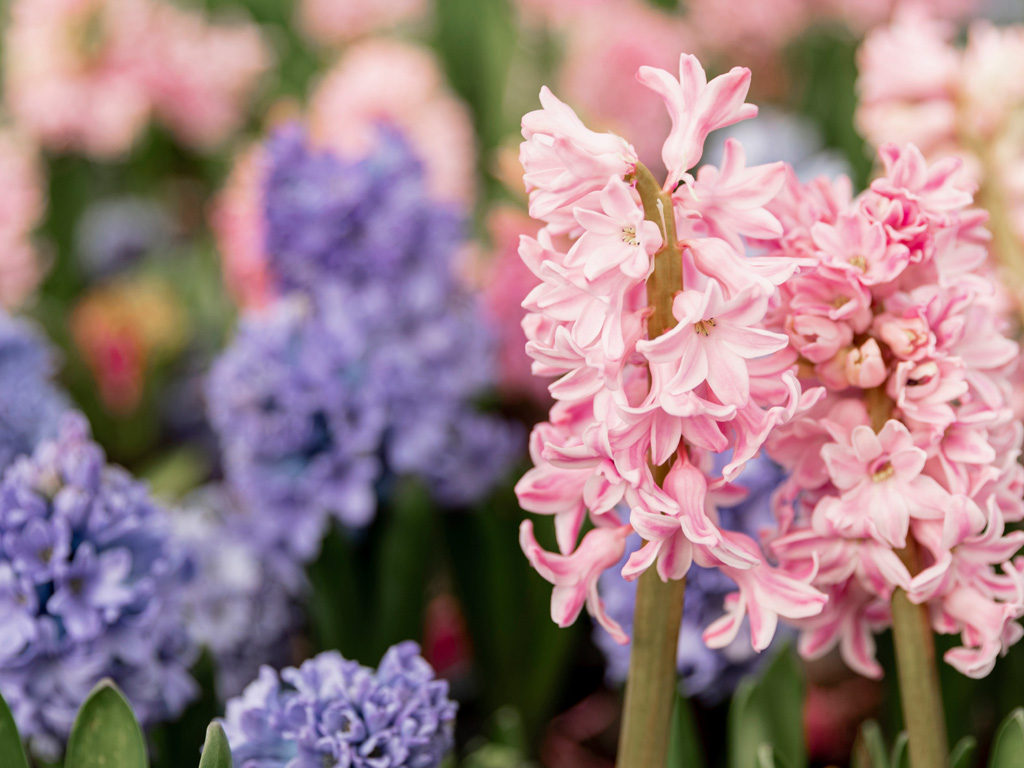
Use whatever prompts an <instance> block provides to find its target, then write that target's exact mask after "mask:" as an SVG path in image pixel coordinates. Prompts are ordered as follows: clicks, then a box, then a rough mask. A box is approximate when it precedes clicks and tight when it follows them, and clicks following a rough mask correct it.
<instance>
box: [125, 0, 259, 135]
mask: <svg viewBox="0 0 1024 768" xmlns="http://www.w3.org/2000/svg"><path fill="white" fill-rule="evenodd" d="M149 24H150V29H151V30H152V35H151V37H150V38H149V39H148V40H147V42H146V45H144V46H140V47H141V48H143V49H144V50H145V52H146V62H145V64H146V68H145V72H144V76H145V86H146V91H147V93H148V94H149V98H150V100H151V103H152V105H153V110H154V112H155V114H156V117H157V118H158V119H160V120H161V121H162V122H164V123H165V124H166V125H167V126H168V127H169V128H170V129H171V130H172V131H173V132H174V134H175V135H176V136H177V137H178V138H179V139H180V140H181V141H183V142H184V143H186V144H189V145H192V146H196V147H200V148H210V147H213V146H215V145H217V144H220V143H222V142H223V141H224V140H226V139H227V138H228V137H229V136H230V135H231V134H233V133H234V132H235V131H236V130H238V128H239V127H240V126H241V124H242V122H243V120H244V119H245V105H246V100H247V99H248V97H249V95H250V94H251V93H252V91H253V89H254V87H255V86H256V84H257V82H258V81H259V79H260V77H261V76H262V75H263V73H264V72H266V71H267V70H268V69H269V68H270V65H271V64H272V62H273V55H272V53H271V51H270V47H269V46H268V45H267V43H266V41H265V40H264V39H263V38H262V36H261V35H260V32H259V29H258V28H257V27H256V26H255V25H253V24H251V23H246V22H239V23H232V24H211V23H209V22H208V21H207V20H206V19H204V18H203V16H202V15H201V14H199V13H197V12H195V11H187V10H184V9H181V8H178V7H176V6H174V5H171V4H170V3H164V2H154V3H152V5H151V9H150V18H149Z"/></svg>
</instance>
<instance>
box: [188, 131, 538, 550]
mask: <svg viewBox="0 0 1024 768" xmlns="http://www.w3.org/2000/svg"><path fill="white" fill-rule="evenodd" d="M267 155H268V170H267V172H266V176H265V178H264V179H263V190H262V191H263V202H264V206H263V207H264V212H265V219H266V243H265V248H264V250H265V252H266V253H267V254H268V255H269V256H268V258H269V262H270V263H269V268H270V272H271V278H272V280H274V281H275V283H276V288H277V291H278V293H279V294H281V295H282V296H283V298H282V299H280V300H279V301H278V302H277V304H276V306H273V307H271V308H269V309H268V310H266V311H263V312H260V313H258V314H251V315H248V316H246V317H244V318H243V320H242V322H241V325H240V328H239V331H238V334H237V336H236V338H235V340H234V342H233V344H232V345H231V346H230V347H229V349H228V350H226V351H225V353H224V355H223V356H222V357H221V358H220V359H219V360H218V361H217V363H216V365H215V366H214V369H213V371H212V373H211V376H210V379H209V386H208V402H209V407H210V415H211V421H212V422H213V424H214V428H215V430H216V431H217V433H218V437H219V440H220V444H221V447H222V453H223V455H224V465H225V477H226V480H227V483H228V485H229V486H230V487H231V488H232V491H233V492H234V493H235V494H236V495H237V497H238V498H239V500H240V502H241V503H242V505H243V506H244V507H245V508H246V509H247V510H250V511H251V512H252V519H253V525H254V527H257V528H259V529H260V530H261V536H262V538H263V539H264V541H265V542H266V544H265V546H266V548H267V550H268V551H270V550H272V549H278V550H283V551H285V552H288V553H290V554H291V555H292V556H293V557H295V558H296V560H298V561H300V562H304V561H308V560H309V559H311V558H312V557H314V556H315V555H316V553H317V551H318V548H319V542H320V538H321V537H322V535H323V533H324V530H325V528H326V527H327V524H328V522H329V521H330V519H331V518H334V519H337V520H338V521H340V522H341V523H342V524H343V525H344V526H346V527H347V528H349V529H358V528H362V527H364V526H366V525H367V524H368V523H369V522H370V521H371V520H372V518H373V516H374V514H375V512H376V506H377V500H378V496H379V495H381V494H386V492H387V488H388V487H389V486H390V485H392V483H390V482H389V478H390V477H393V476H414V477H418V478H420V479H422V480H423V481H424V482H425V484H426V485H427V486H428V487H429V488H430V490H431V491H432V492H433V495H434V497H435V498H436V499H437V500H438V501H440V502H441V503H442V504H446V505H450V506H462V505H470V504H473V503H476V502H478V501H479V500H481V499H482V498H484V497H485V496H486V494H487V493H489V492H490V491H491V489H493V488H494V486H495V484H496V483H497V482H498V481H499V480H500V479H501V478H502V477H503V476H504V474H505V473H506V471H507V470H508V469H509V467H510V464H511V463H512V461H514V460H515V458H516V457H517V456H518V454H519V453H520V451H521V448H522V436H521V435H520V433H519V430H518V429H516V428H514V427H513V426H512V425H510V424H509V423H507V422H506V421H505V420H503V419H501V418H498V417H496V416H494V415H490V414H484V413H481V412H479V411H478V410H477V408H476V405H475V402H476V400H478V399H479V397H480V395H481V393H482V392H484V391H486V390H487V388H488V387H490V386H491V384H492V383H493V377H494V358H495V343H494V340H493V339H492V337H491V335H490V332H489V329H488V327H487V323H485V322H483V321H482V316H481V313H480V308H479V307H478V305H477V301H476V299H475V298H474V297H473V295H472V294H471V293H470V292H469V291H468V290H467V288H466V287H465V286H464V285H463V284H462V283H461V282H460V278H459V275H458V270H457V268H456V257H457V254H458V252H459V250H460V248H461V247H462V245H463V243H464V233H463V230H464V225H463V221H462V217H461V216H460V215H458V213H457V212H456V211H454V210H453V209H452V208H451V206H450V205H443V204H440V203H438V202H436V201H434V200H432V199H430V197H429V196H428V194H427V189H426V185H425V184H424V180H423V173H422V169H421V167H420V164H419V163H418V162H417V161H416V159H415V158H414V157H413V156H412V155H411V154H410V152H409V150H408V148H407V147H406V145H405V144H404V143H403V142H402V141H401V140H400V138H399V137H397V136H396V135H394V134H390V133H382V137H381V141H380V142H379V146H378V147H377V148H376V149H375V150H374V151H373V152H372V153H371V154H370V155H369V156H367V157H365V158H362V159H349V158H343V157H341V156H338V155H336V154H334V153H332V152H331V151H329V150H322V149H317V148H314V147H313V146H311V144H310V142H309V141H308V139H307V137H306V136H305V134H304V133H303V132H302V131H301V130H300V129H297V128H288V129H285V130H283V131H280V132H279V133H278V134H276V135H275V136H274V137H273V138H272V139H271V140H270V141H269V142H268V143H267ZM396 211H400V212H401V213H400V215H396Z"/></svg>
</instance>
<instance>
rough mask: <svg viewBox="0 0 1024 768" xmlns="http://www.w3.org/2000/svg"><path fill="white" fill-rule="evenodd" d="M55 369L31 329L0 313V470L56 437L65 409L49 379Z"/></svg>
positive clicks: (51, 356) (22, 322) (2, 312)
mask: <svg viewBox="0 0 1024 768" xmlns="http://www.w3.org/2000/svg"><path fill="white" fill-rule="evenodd" d="M55 367H56V366H55V362H54V355H53V353H52V351H51V350H50V348H49V346H48V345H47V344H46V342H44V341H43V339H42V337H41V335H40V334H39V333H38V332H37V331H36V330H35V328H33V327H32V326H31V325H29V324H28V323H26V322H25V321H23V320H17V319H15V318H12V317H11V316H10V315H8V314H7V313H6V312H4V311H3V310H0V472H2V471H3V470H4V469H5V468H6V467H7V466H8V465H9V464H10V463H11V462H12V461H14V459H15V458H17V457H18V456H21V455H23V454H26V453H31V452H32V451H33V449H35V447H36V445H37V444H38V443H39V441H40V440H43V439H44V438H50V437H53V436H54V435H56V434H57V424H58V422H59V421H60V415H61V414H62V413H63V412H64V409H65V408H66V407H67V405H66V401H65V398H64V396H63V395H62V394H61V393H60V392H58V390H57V388H56V387H54V386H53V384H52V383H51V381H50V380H51V378H52V377H53V374H54V369H55Z"/></svg>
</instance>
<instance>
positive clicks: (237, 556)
mask: <svg viewBox="0 0 1024 768" xmlns="http://www.w3.org/2000/svg"><path fill="white" fill-rule="evenodd" d="M173 525H174V532H175V534H176V535H177V537H178V539H179V540H180V541H182V542H183V543H184V545H185V546H186V547H187V548H188V551H189V566H190V570H191V574H190V575H191V578H190V579H189V582H188V584H187V586H186V588H185V591H184V594H183V596H182V603H183V614H184V623H185V626H186V627H187V628H188V631H189V635H190V636H191V637H192V638H193V640H194V641H195V642H196V643H197V644H198V645H201V646H203V647H205V648H207V649H208V650H209V651H210V653H211V655H212V656H213V659H214V662H215V663H216V667H217V673H216V683H217V695H218V698H220V699H228V698H231V697H232V696H237V695H238V694H239V693H241V692H242V689H243V688H244V687H245V686H246V685H247V684H248V683H249V681H250V680H252V679H253V677H255V676H256V674H257V672H258V671H259V668H260V666H261V665H262V664H274V665H283V664H284V663H287V661H288V658H289V653H288V652H289V648H288V642H289V639H290V637H291V632H292V630H293V629H294V628H295V626H296V625H297V624H298V616H297V615H296V614H297V610H298V607H297V605H296V602H295V598H296V593H297V592H299V591H300V590H299V587H300V584H301V581H302V575H301V574H300V573H297V572H296V569H294V565H293V563H291V562H290V561H286V562H283V563H282V562H280V560H274V559H273V558H268V557H267V552H266V551H264V549H263V548H262V547H261V546H260V545H259V544H258V542H256V541H255V540H254V539H253V537H252V536H251V534H250V531H249V530H248V520H247V519H246V518H245V517H244V516H243V515H242V514H241V512H240V511H239V510H238V509H237V508H236V507H235V504H234V502H233V499H232V498H231V495H230V493H229V492H228V491H227V489H225V488H223V487H220V486H207V487H204V488H201V489H199V490H198V491H195V492H193V493H191V494H189V496H188V497H187V498H186V499H185V501H184V502H183V505H182V508H181V509H178V510H175V512H174V515H173Z"/></svg>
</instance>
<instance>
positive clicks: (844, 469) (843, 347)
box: [764, 144, 1024, 677]
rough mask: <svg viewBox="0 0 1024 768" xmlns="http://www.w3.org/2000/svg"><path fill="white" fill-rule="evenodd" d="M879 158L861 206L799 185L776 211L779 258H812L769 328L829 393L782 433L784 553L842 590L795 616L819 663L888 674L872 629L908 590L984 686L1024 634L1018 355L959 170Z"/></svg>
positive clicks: (774, 245)
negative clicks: (809, 613)
mask: <svg viewBox="0 0 1024 768" xmlns="http://www.w3.org/2000/svg"><path fill="white" fill-rule="evenodd" d="M880 159H881V161H882V165H883V167H884V174H883V175H882V176H881V177H880V178H878V179H876V180H875V181H874V182H873V183H872V185H871V187H870V188H869V189H867V190H865V191H864V192H863V193H862V194H860V195H859V196H857V197H856V198H854V199H852V200H851V199H849V197H848V195H847V193H846V189H847V183H846V182H843V183H841V184H836V185H834V186H830V185H828V184H827V183H826V182H824V181H823V180H819V181H818V182H816V183H814V184H811V185H806V186H804V185H801V184H800V183H799V182H797V181H796V179H795V177H793V176H790V177H789V178H788V180H787V182H786V187H785V189H784V190H783V192H782V194H781V195H780V196H779V197H778V198H777V199H776V200H774V201H773V202H772V203H770V204H769V205H768V209H769V210H770V211H772V212H773V213H775V214H776V216H777V217H778V219H779V221H780V222H781V223H782V225H783V229H784V234H783V236H782V237H780V238H776V239H772V240H767V241H765V243H764V245H765V246H766V248H767V250H768V252H769V253H770V254H771V255H772V256H774V257H779V258H783V259H785V260H792V259H794V258H799V259H801V266H800V269H799V273H798V275H797V276H796V277H795V278H794V279H792V280H790V281H788V282H787V283H786V284H784V285H783V286H782V288H781V298H782V301H781V302H779V303H777V304H776V305H775V306H774V308H773V309H772V311H771V313H770V314H771V323H770V326H771V327H773V328H774V329H775V330H777V331H779V332H784V333H785V334H786V335H787V336H788V339H789V349H790V352H791V354H794V355H796V356H797V357H798V360H799V366H800V371H801V381H802V383H803V386H804V387H805V388H808V389H810V388H820V387H824V388H825V390H826V393H827V394H826V395H825V397H824V398H823V399H822V400H820V401H819V402H818V403H817V404H816V405H815V406H814V408H812V409H811V410H809V411H807V412H805V413H802V414H797V415H796V417H795V418H793V419H791V420H790V421H788V422H787V423H785V424H782V425H781V426H779V427H778V429H777V430H776V431H775V432H774V433H773V434H772V435H771V436H770V437H769V439H768V442H767V447H768V452H769V455H771V457H772V458H773V459H775V460H776V461H777V462H779V463H780V464H782V465H783V466H784V467H785V468H786V469H787V470H789V472H790V473H791V474H790V477H789V478H788V479H787V480H786V481H785V483H784V484H783V486H782V487H781V488H780V489H779V491H778V492H777V494H776V497H775V501H776V514H777V516H778V519H779V523H780V535H779V536H778V537H777V538H775V539H774V540H773V541H772V542H771V543H770V545H769V549H770V551H771V553H772V555H773V556H774V557H775V558H777V560H778V562H779V566H780V567H781V568H782V569H783V570H790V569H793V570H794V571H795V572H798V573H803V572H806V570H807V569H808V568H812V567H813V568H816V574H815V576H814V579H813V580H812V584H813V585H814V586H816V587H817V588H818V589H820V590H822V591H823V592H825V593H827V594H828V595H829V604H828V606H827V608H826V610H825V611H824V612H823V613H822V614H821V615H819V616H816V617H812V618H808V619H805V620H803V621H801V622H800V624H801V626H802V627H803V636H802V639H801V645H800V647H801V650H802V652H803V653H804V654H805V655H806V656H809V657H816V656H819V655H821V654H823V653H825V652H826V651H828V650H829V649H831V648H832V647H834V646H836V645H838V647H839V650H840V652H841V654H842V656H843V658H844V659H845V660H846V662H847V664H849V666H850V667H851V668H852V669H854V670H856V671H858V672H860V673H861V674H864V675H867V676H871V677H877V676H880V675H881V667H880V666H879V665H878V663H877V661H876V660H875V646H874V640H873V635H874V634H875V633H877V632H879V631H881V630H882V629H884V628H885V627H886V626H888V625H889V623H890V621H891V614H890V600H891V599H892V597H893V593H894V591H895V590H896V589H897V588H899V589H901V590H903V591H905V592H906V593H907V596H908V598H909V599H910V601H911V602H913V603H917V604H923V605H927V606H928V608H929V613H928V615H929V616H930V617H931V625H932V629H934V631H935V632H937V633H940V634H959V635H960V640H961V646H960V647H958V648H955V649H953V650H951V651H949V652H947V653H946V655H945V659H946V661H948V662H949V663H950V664H952V665H953V666H955V667H956V668H957V669H958V670H960V671H961V672H963V673H964V674H966V675H969V676H972V677H982V676H984V675H987V674H988V673H989V672H990V671H991V670H992V667H993V666H994V664H995V662H996V659H997V657H998V656H999V655H1000V654H1001V653H1005V652H1006V650H1007V648H1008V647H1009V646H1010V645H1011V644H1012V643H1014V642H1016V641H1017V640H1018V639H1019V638H1020V635H1021V634H1022V632H1021V628H1020V626H1019V625H1018V623H1017V621H1016V620H1017V619H1019V618H1020V617H1021V616H1022V615H1024V575H1022V568H1021V565H1020V564H1019V563H1017V562H1015V561H1014V560H1013V559H1012V558H1013V556H1014V554H1015V553H1016V551H1017V550H1018V549H1019V547H1020V545H1021V543H1022V542H1021V536H1022V534H1020V533H1018V532H1014V533H1006V532H1005V524H1006V523H1007V522H1015V521H1019V520H1021V519H1022V518H1024V502H1022V498H1021V497H1022V490H1024V468H1022V467H1021V466H1020V465H1019V464H1018V461H1017V459H1018V457H1019V455H1020V450H1021V440H1022V437H1024V427H1022V426H1021V424H1020V422H1019V421H1016V420H1015V419H1014V418H1013V413H1012V409H1011V406H1010V397H1011V392H1012V386H1011V379H1010V376H1011V375H1012V373H1013V371H1014V368H1015V367H1016V365H1017V355H1018V347H1017V344H1016V343H1014V342H1013V341H1011V340H1010V339H1009V338H1007V336H1006V332H1007V327H1008V324H1007V322H1006V320H1005V318H1004V314H1003V313H1002V312H1001V309H1000V307H1001V305H1000V302H999V301H998V294H997V290H996V286H995V284H994V283H993V280H992V277H991V268H990V265H989V263H988V262H987V260H986V251H985V242H986V233H985V231H984V229H982V227H981V222H983V220H984V216H983V215H979V212H978V211H976V210H972V209H970V208H969V206H970V205H971V202H972V196H971V193H970V190H971V188H972V186H973V185H972V184H971V182H970V180H969V179H968V178H966V177H965V176H964V174H963V173H962V172H961V169H960V163H959V161H956V160H945V161H940V162H937V163H934V164H930V165H929V164H928V163H927V162H926V161H925V159H924V157H923V156H922V155H921V152H920V151H919V150H918V149H917V148H916V147H915V146H913V145H906V146H902V147H901V146H897V145H892V144H889V145H885V146H883V147H882V149H881V150H880ZM772 256H769V258H771V257H772Z"/></svg>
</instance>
